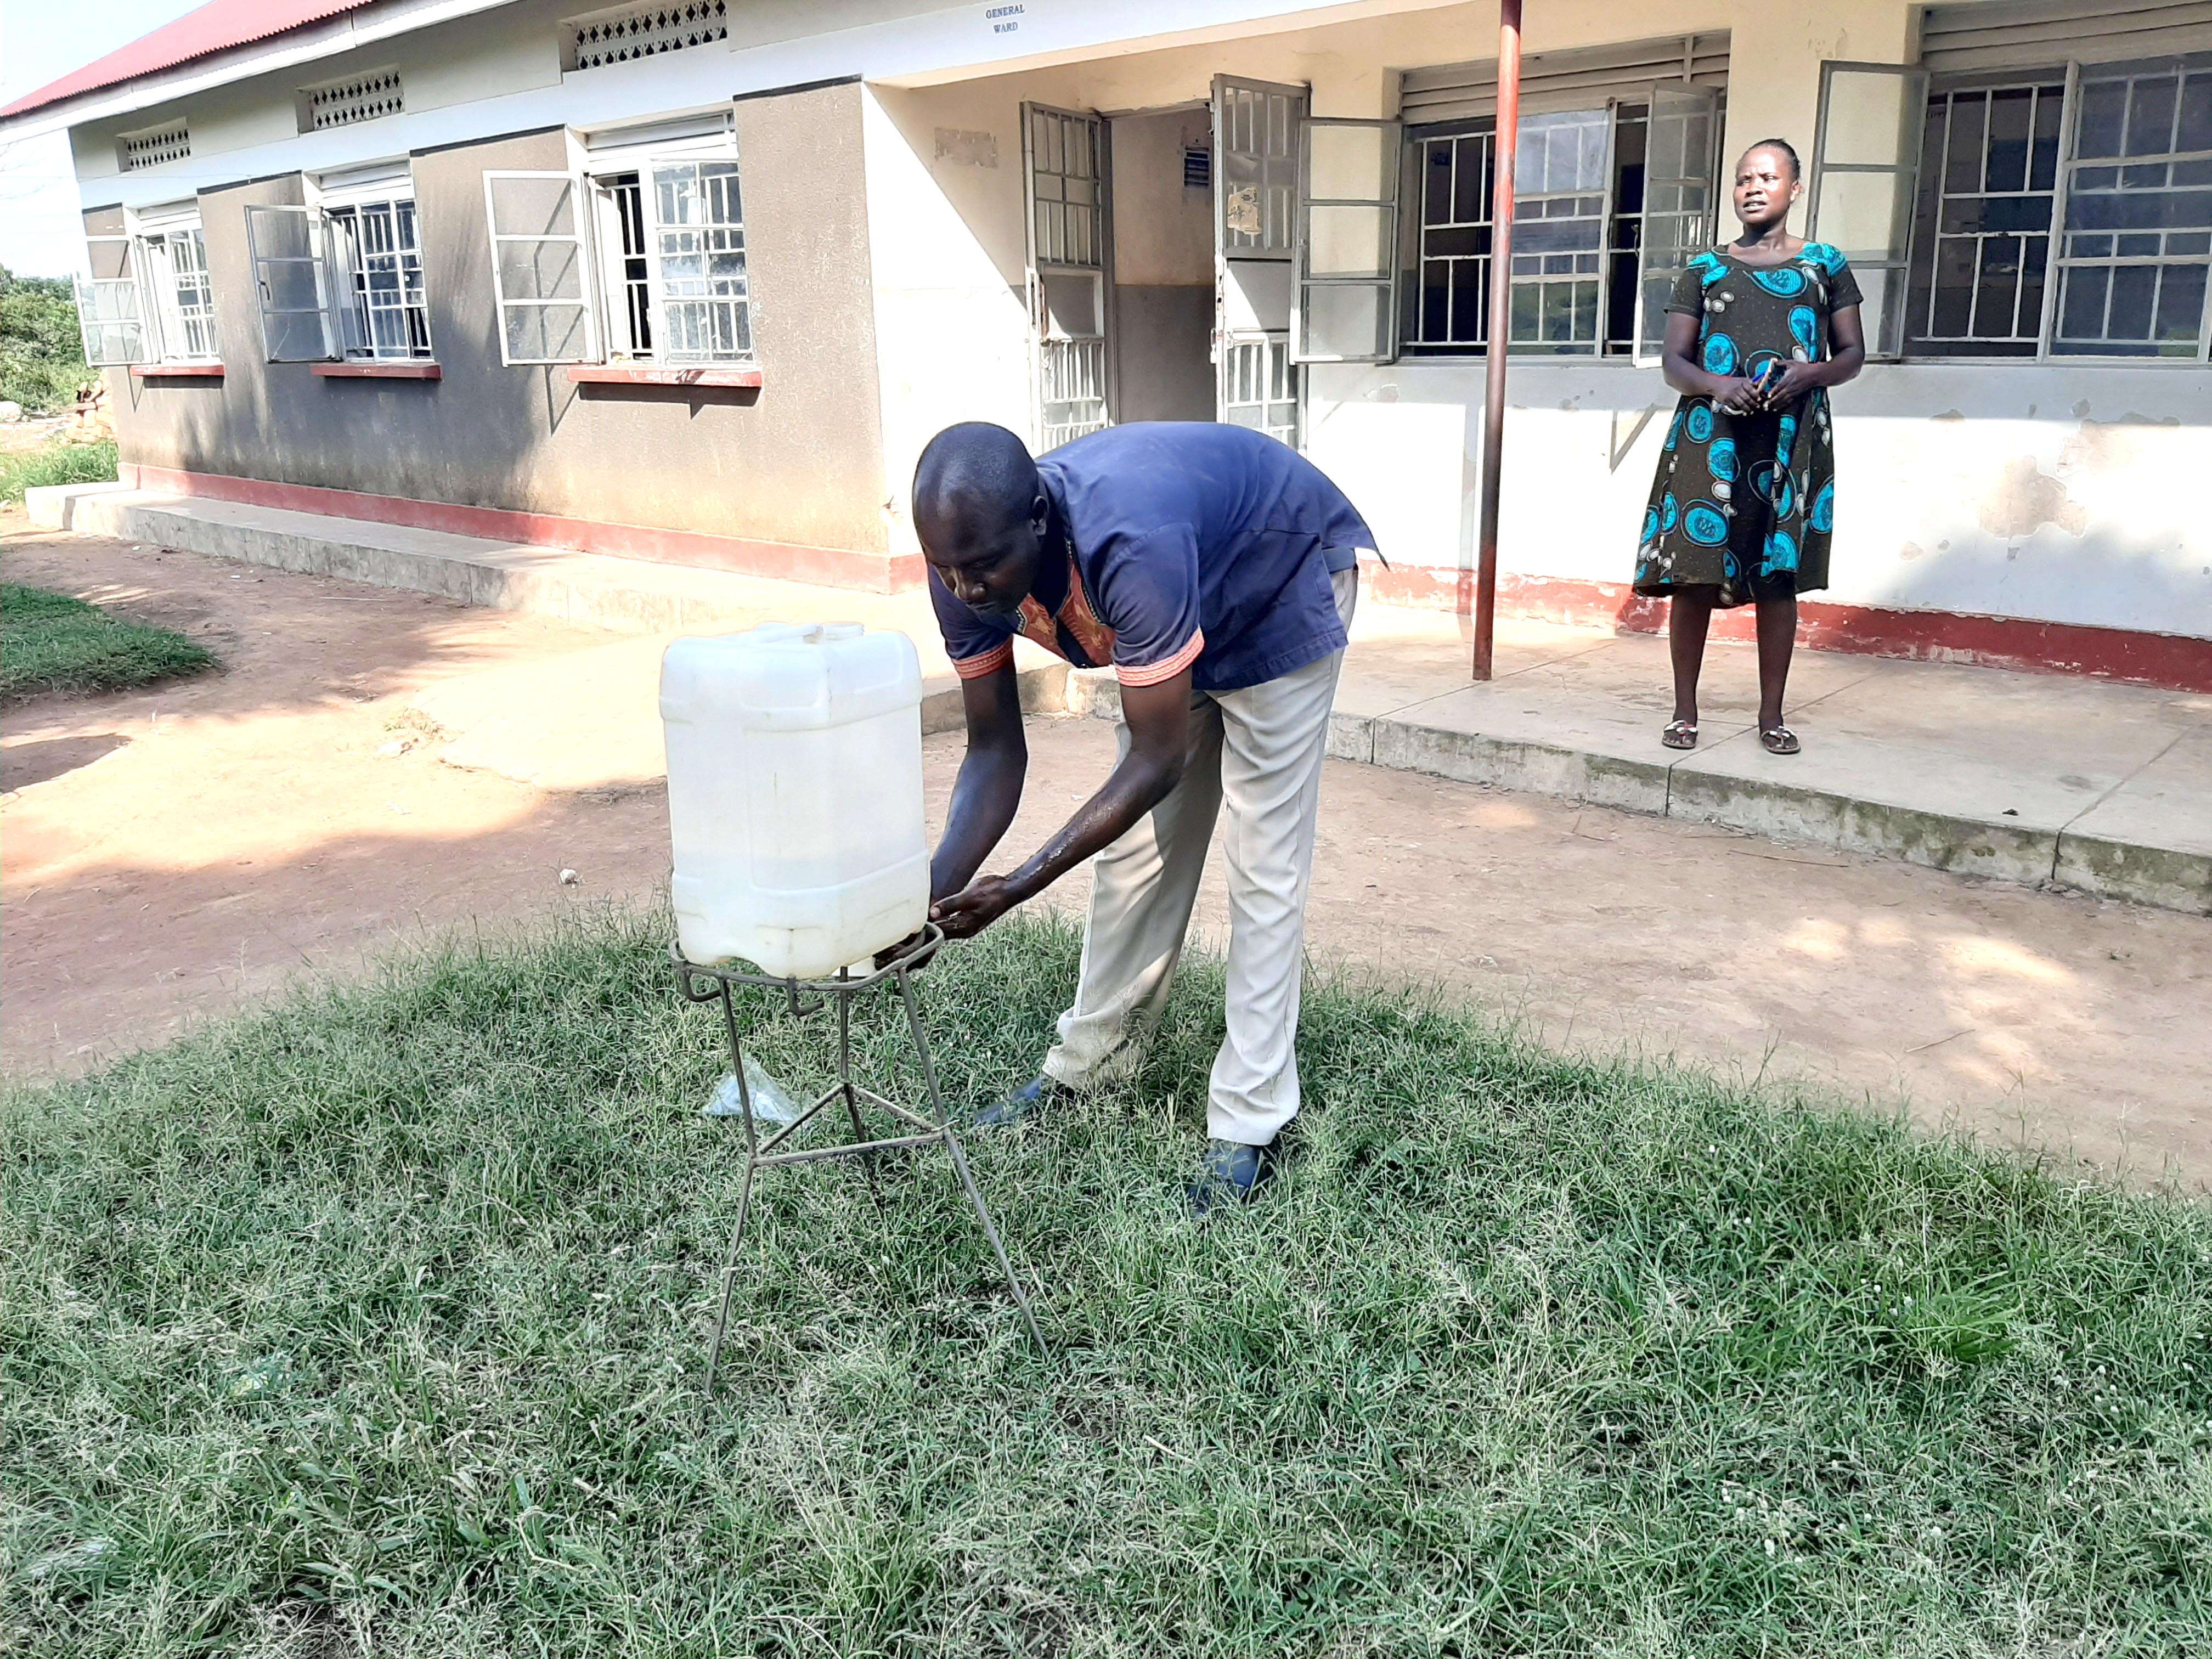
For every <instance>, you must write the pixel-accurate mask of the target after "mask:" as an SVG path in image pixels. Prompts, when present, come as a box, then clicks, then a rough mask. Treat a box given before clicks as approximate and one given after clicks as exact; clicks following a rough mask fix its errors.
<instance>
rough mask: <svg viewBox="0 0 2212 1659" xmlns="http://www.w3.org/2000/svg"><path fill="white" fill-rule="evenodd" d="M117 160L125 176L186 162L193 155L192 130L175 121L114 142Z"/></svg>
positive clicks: (128, 135) (184, 124) (188, 126)
mask: <svg viewBox="0 0 2212 1659" xmlns="http://www.w3.org/2000/svg"><path fill="white" fill-rule="evenodd" d="M116 151H117V154H116V160H117V161H118V163H120V164H121V166H122V168H123V170H124V172H125V173H136V172H137V171H138V170H139V169H140V168H142V167H160V166H161V164H162V163H163V162H165V161H185V160H188V159H189V158H190V157H191V153H192V133H191V126H190V125H189V124H187V123H185V122H183V121H174V122H172V123H171V124H170V125H167V126H166V127H162V128H160V129H159V130H157V131H153V132H140V133H131V134H126V135H125V136H124V137H121V138H118V140H116Z"/></svg>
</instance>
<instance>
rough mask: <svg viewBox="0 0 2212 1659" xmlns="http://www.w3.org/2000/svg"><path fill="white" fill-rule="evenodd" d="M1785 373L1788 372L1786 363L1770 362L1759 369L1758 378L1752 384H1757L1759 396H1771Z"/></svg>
mask: <svg viewBox="0 0 2212 1659" xmlns="http://www.w3.org/2000/svg"><path fill="white" fill-rule="evenodd" d="M1787 373H1789V369H1788V367H1787V365H1785V364H1783V363H1780V362H1770V363H1768V364H1767V365H1766V367H1765V368H1762V369H1760V370H1759V378H1758V380H1755V381H1754V382H1753V385H1755V386H1758V388H1759V396H1760V397H1762V398H1771V397H1772V396H1773V395H1774V390H1775V388H1776V387H1777V386H1780V385H1781V384H1782V377H1783V376H1784V374H1787Z"/></svg>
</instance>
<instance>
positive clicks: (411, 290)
mask: <svg viewBox="0 0 2212 1659" xmlns="http://www.w3.org/2000/svg"><path fill="white" fill-rule="evenodd" d="M329 220H330V227H331V240H332V243H333V247H332V257H333V259H334V261H335V263H336V264H337V267H338V269H339V270H341V271H343V272H344V273H345V274H346V276H348V277H349V279H350V282H351V285H352V289H353V303H352V304H351V305H350V306H349V307H343V308H342V309H341V310H340V313H339V320H340V325H341V327H342V329H343V340H342V341H341V347H342V354H341V355H343V356H348V357H427V356H429V355H430V310H429V304H428V297H427V295H425V294H424V292H423V289H422V242H421V240H420V239H419V238H418V237H417V235H416V224H415V204H414V203H413V202H411V201H409V200H406V199H405V198H404V197H403V198H400V199H398V200H394V201H389V202H363V203H362V204H358V205H357V206H350V207H340V208H332V209H331V210H330V213H329Z"/></svg>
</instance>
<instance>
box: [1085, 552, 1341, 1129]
mask: <svg viewBox="0 0 2212 1659" xmlns="http://www.w3.org/2000/svg"><path fill="white" fill-rule="evenodd" d="M1334 586H1335V590H1336V610H1337V614H1338V615H1339V616H1340V617H1342V618H1343V619H1344V621H1345V623H1346V625H1347V626H1349V625H1350V623H1351V621H1352V611H1353V609H1354V607H1355V606H1356V605H1357V604H1358V593H1359V574H1358V572H1357V571H1356V570H1346V571H1341V572H1339V573H1338V574H1336V576H1335V577H1334ZM1343 666H1344V653H1342V652H1341V651H1338V652H1333V653H1330V654H1329V655H1328V656H1326V657H1324V658H1322V659H1321V660H1320V661H1319V662H1315V663H1309V664H1308V665H1306V666H1304V668H1300V669H1296V670H1293V671H1291V672H1290V673H1288V674H1285V675H1283V676H1281V677H1280V678H1277V679H1272V680H1269V681H1267V682H1266V683H1265V684H1261V685H1255V686H1249V687H1247V688H1246V689H1244V690H1241V691H1210V692H1198V693H1194V695H1193V696H1192V698H1191V726H1190V752H1189V755H1188V758H1187V759H1186V760H1185V762H1184V765H1183V774H1182V780H1181V781H1179V782H1178V783H1177V784H1176V787H1175V788H1174V790H1173V791H1172V792H1170V794H1169V795H1168V798H1167V799H1165V800H1164V801H1162V802H1161V803H1160V804H1159V805H1158V806H1156V807H1154V808H1153V809H1152V811H1151V813H1150V814H1148V815H1147V816H1146V818H1145V819H1144V821H1143V822H1141V823H1139V824H1138V825H1137V826H1136V827H1135V828H1134V829H1131V830H1130V831H1129V832H1128V834H1127V835H1125V836H1122V837H1121V840H1119V841H1117V842H1115V843H1114V844H1113V845H1112V846H1111V847H1109V848H1107V849H1106V850H1105V851H1104V852H1103V853H1101V854H1098V856H1097V860H1095V861H1094V862H1093V864H1092V866H1091V920H1090V922H1089V925H1088V926H1087V927H1085V932H1084V936H1083V970H1082V975H1081V978H1080V980H1079V982H1078V983H1077V986H1076V991H1075V1006H1073V1007H1072V1008H1070V1009H1069V1010H1068V1011H1067V1012H1066V1013H1064V1014H1062V1015H1061V1016H1060V1041H1059V1042H1057V1043H1055V1044H1054V1046H1053V1048H1052V1051H1051V1052H1050V1053H1049V1054H1047V1055H1046V1056H1045V1059H1044V1072H1045V1075H1046V1076H1048V1077H1050V1078H1052V1079H1055V1080H1056V1081H1058V1082H1060V1083H1063V1084H1066V1085H1068V1086H1069V1087H1071V1088H1082V1087H1085V1086H1088V1085H1092V1084H1097V1083H1103V1082H1106V1081H1109V1080H1111V1079H1115V1078H1117V1077H1123V1076H1127V1074H1128V1073H1130V1072H1131V1071H1133V1070H1134V1068H1135V1066H1136V1065H1137V1062H1138V1060H1139V1057H1140V1055H1141V1054H1142V1050H1143V1047H1144V1044H1145V1042H1146V1040H1147V1039H1148V1038H1149V1037H1150V1036H1152V1032H1153V1031H1154V1030H1157V1029H1158V1025H1159V1022H1160V1016H1161V1014H1162V1012H1164V1010H1165V1009H1166V1006H1167V1000H1168V988H1169V985H1170V981H1172V980H1173V979H1174V977H1175V969H1176V962H1177V961H1178V960H1179V959H1180V958H1181V957H1182V946H1183V938H1184V935H1185V934H1186V933H1188V930H1189V927H1190V911H1191V905H1192V903H1193V902H1194V901H1195V899H1196V898H1197V896H1198V883H1199V878H1200V875H1201V874H1202V873H1203V872H1204V871H1205V868H1206V847H1207V845H1208V843H1210V842H1212V838H1213V825H1214V820H1215V818H1216V817H1218V815H1219V812H1220V810H1221V806H1222V804H1223V803H1224V802H1225V801H1226V802H1227V804H1228V806H1229V830H1228V834H1227V836H1225V838H1224V839H1225V842H1226V844H1227V848H1228V854H1229V985H1228V993H1229V994H1228V1004H1229V1006H1228V1036H1227V1037H1226V1038H1225V1040H1224V1041H1223V1042H1222V1045H1221V1052H1220V1053H1219V1054H1217V1055H1216V1056H1215V1057H1214V1061H1213V1078H1212V1086H1211V1088H1210V1089H1209V1091H1208V1092H1207V1097H1206V1133H1207V1135H1208V1136H1209V1137H1211V1138H1212V1139H1216V1140H1233V1141H1239V1142H1242V1143H1243V1144H1244V1145H1246V1146H1266V1145H1267V1143H1268V1142H1269V1141H1272V1140H1273V1139H1274V1138H1275V1136H1276V1134H1277V1133H1279V1131H1280V1130H1281V1128H1282V1127H1283V1126H1284V1125H1285V1123H1288V1122H1289V1121H1291V1119H1292V1118H1293V1117H1295V1116H1297V1110H1298V1061H1297V1031H1298V994H1299V981H1300V979H1301V977H1302V975H1303V974H1304V968H1305V927H1306V890H1307V888H1308V886H1309V885H1310V883H1311V880H1312V877H1313V855H1314V826H1315V823H1316V818H1317V817H1318V816H1319V812H1320V807H1321V763H1322V757H1323V756H1324V755H1325V754H1326V753H1327V751H1328V715H1329V708H1330V705H1331V704H1332V703H1333V702H1334V701H1335V696H1336V681H1337V676H1338V673H1339V672H1340V671H1341V669H1342V668H1343ZM1120 738H1121V753H1122V754H1124V755H1126V754H1127V753H1128V751H1129V728H1128V727H1127V726H1126V725H1124V726H1122V727H1121V731H1120Z"/></svg>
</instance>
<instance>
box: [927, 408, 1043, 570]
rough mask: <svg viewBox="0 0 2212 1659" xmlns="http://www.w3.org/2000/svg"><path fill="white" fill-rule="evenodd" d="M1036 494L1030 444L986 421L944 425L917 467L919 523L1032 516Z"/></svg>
mask: <svg viewBox="0 0 2212 1659" xmlns="http://www.w3.org/2000/svg"><path fill="white" fill-rule="evenodd" d="M1036 498H1037V470H1036V462H1035V461H1033V460H1031V459H1030V452H1029V447H1028V446H1027V445H1026V444H1024V443H1023V441H1021V440H1020V439H1019V438H1018V437H1016V436H1015V435H1013V434H1012V433H1011V432H1009V431H1007V430H1006V428H1004V427H1002V426H993V425H992V424H991V423H990V422H988V421H963V422H961V423H960V424H959V425H958V426H948V427H946V428H945V430H944V431H942V432H940V433H939V434H938V435H936V436H935V437H934V438H932V439H931V440H930V441H929V447H927V448H926V449H924V450H923V451H922V452H921V462H920V463H919V464H918V465H916V466H915V470H914V520H915V524H917V525H919V524H921V523H922V522H923V521H924V520H939V521H942V520H945V519H947V518H948V517H951V518H957V519H961V520H975V519H981V518H986V517H987V518H989V519H990V520H993V521H994V522H995V523H1000V524H1003V523H1006V522H1007V521H1009V520H1012V521H1016V522H1018V521H1019V520H1024V519H1026V518H1028V517H1029V516H1030V503H1031V502H1033V501H1036ZM924 539H925V540H927V537H925V538H924Z"/></svg>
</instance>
